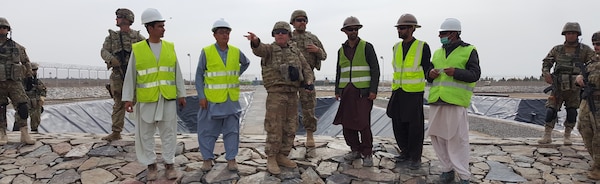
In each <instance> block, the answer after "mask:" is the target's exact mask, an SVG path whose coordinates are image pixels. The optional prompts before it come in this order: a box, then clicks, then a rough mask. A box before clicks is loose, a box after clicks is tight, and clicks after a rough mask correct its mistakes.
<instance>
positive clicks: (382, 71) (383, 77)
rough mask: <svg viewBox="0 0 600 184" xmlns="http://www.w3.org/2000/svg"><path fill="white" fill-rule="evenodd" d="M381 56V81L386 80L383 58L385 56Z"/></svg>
mask: <svg viewBox="0 0 600 184" xmlns="http://www.w3.org/2000/svg"><path fill="white" fill-rule="evenodd" d="M379 58H381V63H383V64H382V65H381V82H383V81H385V61H384V60H383V56H379Z"/></svg>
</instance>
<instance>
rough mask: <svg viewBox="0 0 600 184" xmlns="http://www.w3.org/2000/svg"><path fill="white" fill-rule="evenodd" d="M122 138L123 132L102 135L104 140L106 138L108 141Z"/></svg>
mask: <svg viewBox="0 0 600 184" xmlns="http://www.w3.org/2000/svg"><path fill="white" fill-rule="evenodd" d="M119 139H121V132H117V131H114V132H112V133H111V134H108V135H107V136H106V137H102V140H106V141H108V142H111V141H116V140H119Z"/></svg>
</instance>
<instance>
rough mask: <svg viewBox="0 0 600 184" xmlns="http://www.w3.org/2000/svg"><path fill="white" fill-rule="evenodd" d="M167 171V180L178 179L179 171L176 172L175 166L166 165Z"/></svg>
mask: <svg viewBox="0 0 600 184" xmlns="http://www.w3.org/2000/svg"><path fill="white" fill-rule="evenodd" d="M165 169H166V171H165V176H166V177H167V179H169V180H173V179H177V170H175V167H174V166H173V164H165Z"/></svg>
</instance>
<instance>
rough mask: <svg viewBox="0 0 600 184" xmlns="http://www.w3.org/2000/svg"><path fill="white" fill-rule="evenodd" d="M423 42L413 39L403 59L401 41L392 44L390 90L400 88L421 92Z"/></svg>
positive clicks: (423, 80)
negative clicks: (392, 77) (392, 78)
mask: <svg viewBox="0 0 600 184" xmlns="http://www.w3.org/2000/svg"><path fill="white" fill-rule="evenodd" d="M424 45H425V42H423V41H419V40H415V41H414V42H413V43H412V44H411V46H410V48H409V49H408V53H407V55H406V59H404V56H403V55H404V53H403V48H402V42H398V43H396V45H395V46H394V60H393V61H392V65H393V66H394V80H393V82H392V90H397V89H398V88H402V90H404V91H406V92H422V91H425V74H423V67H422V66H421V58H423V57H422V56H423V46H424Z"/></svg>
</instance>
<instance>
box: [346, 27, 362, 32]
mask: <svg viewBox="0 0 600 184" xmlns="http://www.w3.org/2000/svg"><path fill="white" fill-rule="evenodd" d="M359 29H360V28H357V27H349V28H346V29H345V30H346V31H348V32H352V31H358V30H359Z"/></svg>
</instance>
